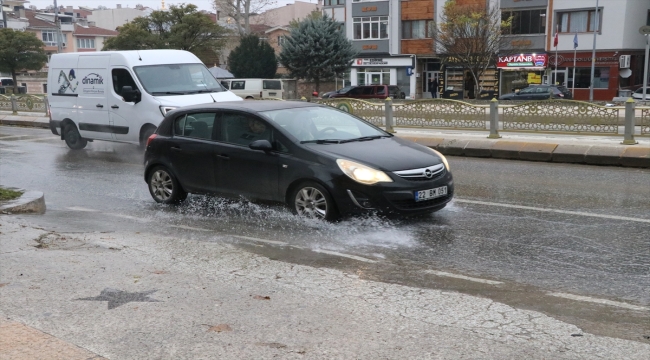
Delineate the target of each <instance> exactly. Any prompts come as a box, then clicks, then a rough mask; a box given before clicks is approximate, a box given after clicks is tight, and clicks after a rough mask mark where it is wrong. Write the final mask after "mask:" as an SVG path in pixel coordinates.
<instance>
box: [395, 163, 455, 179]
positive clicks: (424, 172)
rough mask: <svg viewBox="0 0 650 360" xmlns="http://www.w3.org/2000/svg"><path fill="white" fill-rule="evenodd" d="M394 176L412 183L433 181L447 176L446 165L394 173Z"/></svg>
mask: <svg viewBox="0 0 650 360" xmlns="http://www.w3.org/2000/svg"><path fill="white" fill-rule="evenodd" d="M393 174H395V175H397V176H399V177H401V178H403V179H405V180H410V181H431V180H434V179H437V178H439V177H441V176H442V175H444V174H445V165H443V164H438V165H433V166H429V167H425V168H420V169H411V170H400V171H393Z"/></svg>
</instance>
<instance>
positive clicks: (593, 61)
mask: <svg viewBox="0 0 650 360" xmlns="http://www.w3.org/2000/svg"><path fill="white" fill-rule="evenodd" d="M595 17H596V21H595V23H596V24H595V25H596V27H595V28H594V48H593V49H592V50H591V85H589V101H594V74H595V70H596V69H595V68H596V34H597V33H598V20H599V19H598V0H596V16H595ZM574 81H575V80H574Z"/></svg>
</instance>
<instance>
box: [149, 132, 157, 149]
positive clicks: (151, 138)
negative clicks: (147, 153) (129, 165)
mask: <svg viewBox="0 0 650 360" xmlns="http://www.w3.org/2000/svg"><path fill="white" fill-rule="evenodd" d="M156 136H158V134H151V136H149V138H148V139H147V147H149V144H150V143H151V140H153V139H155V138H156Z"/></svg>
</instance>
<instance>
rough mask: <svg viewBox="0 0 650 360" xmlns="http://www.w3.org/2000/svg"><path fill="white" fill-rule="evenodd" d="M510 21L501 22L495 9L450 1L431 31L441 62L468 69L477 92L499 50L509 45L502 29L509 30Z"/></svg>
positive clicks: (502, 20) (499, 12) (499, 15)
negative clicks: (483, 76) (502, 34)
mask: <svg viewBox="0 0 650 360" xmlns="http://www.w3.org/2000/svg"><path fill="white" fill-rule="evenodd" d="M511 21H512V19H502V18H501V11H500V10H499V8H497V7H495V6H487V5H483V4H476V5H472V4H470V5H464V4H463V5H460V4H457V3H456V1H455V0H450V1H448V2H447V3H446V4H445V5H444V10H443V13H442V15H441V17H440V21H439V22H438V23H435V24H433V26H432V29H431V30H432V33H433V40H434V46H435V47H436V48H437V51H436V52H437V53H438V54H439V55H440V56H441V58H442V59H443V62H444V63H447V64H449V63H453V64H454V66H461V67H464V68H466V69H468V70H469V71H470V73H471V74H472V77H473V78H474V84H476V87H477V88H478V91H480V90H482V88H483V86H482V83H481V82H480V81H479V79H481V75H482V74H483V73H484V72H485V70H487V69H488V68H489V67H490V66H494V64H495V61H496V59H497V56H498V53H499V50H503V49H505V48H506V47H507V46H508V44H507V43H506V42H505V41H504V39H503V37H502V36H501V28H502V27H503V28H506V27H507V28H509V27H510V22H511Z"/></svg>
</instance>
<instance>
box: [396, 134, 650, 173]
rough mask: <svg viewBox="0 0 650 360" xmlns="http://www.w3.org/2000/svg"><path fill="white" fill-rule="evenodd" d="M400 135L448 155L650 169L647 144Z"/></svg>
mask: <svg viewBox="0 0 650 360" xmlns="http://www.w3.org/2000/svg"><path fill="white" fill-rule="evenodd" d="M398 136H400V135H398ZM400 137H401V138H403V139H406V140H410V141H413V142H416V143H418V144H421V145H424V146H427V147H430V148H433V149H435V150H438V151H440V152H441V153H442V154H444V155H451V156H467V157H482V158H489V157H492V158H495V159H509V160H525V161H541V162H556V163H573V164H586V165H608V166H624V167H636V168H650V147H619V146H606V145H566V144H556V143H552V142H526V141H508V140H489V139H482V140H462V139H444V138H425V137H417V136H407V135H404V136H400Z"/></svg>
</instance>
